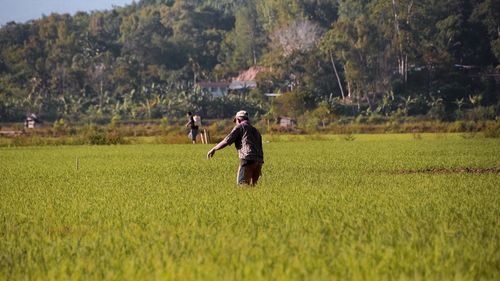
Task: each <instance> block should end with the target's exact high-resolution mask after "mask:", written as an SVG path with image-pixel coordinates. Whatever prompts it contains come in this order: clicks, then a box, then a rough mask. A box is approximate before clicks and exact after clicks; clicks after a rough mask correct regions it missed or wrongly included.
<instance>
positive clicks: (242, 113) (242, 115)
mask: <svg viewBox="0 0 500 281" xmlns="http://www.w3.org/2000/svg"><path fill="white" fill-rule="evenodd" d="M236 118H243V119H248V112H246V111H245V110H240V111H238V112H236V115H235V116H234V118H233V122H236Z"/></svg>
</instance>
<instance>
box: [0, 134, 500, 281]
mask: <svg viewBox="0 0 500 281" xmlns="http://www.w3.org/2000/svg"><path fill="white" fill-rule="evenodd" d="M499 144H500V142H499V141H498V139H486V138H473V139H465V138H461V137H460V136H458V135H455V136H449V135H445V136H440V135H437V136H436V135H427V134H422V136H421V138H418V139H415V138H413V137H412V136H411V135H383V136H375V135H370V136H365V135H363V136H356V138H355V139H354V140H353V141H345V140H343V139H342V138H339V137H337V136H332V137H327V136H325V137H323V138H317V139H314V138H313V139H303V138H302V136H298V137H297V138H295V139H281V140H280V139H271V138H269V137H265V143H264V150H265V157H266V159H265V164H264V170H263V173H264V174H263V177H262V180H261V182H260V184H259V185H258V186H257V187H256V188H243V189H240V188H236V187H235V180H236V168H237V165H238V162H237V160H236V153H235V151H234V149H233V148H227V149H225V150H222V151H220V152H218V153H217V155H216V156H215V158H214V159H212V160H206V159H205V155H206V152H207V150H208V149H209V148H210V146H209V145H161V144H154V145H153V144H151V145H128V146H61V147H29V148H27V147H21V148H2V149H0V162H1V163H2V165H0V198H1V199H0V279H1V280H62V279H64V280H65V279H72V280H304V279H306V280H405V279H411V280H498V279H499V277H500V272H499V267H498V265H499V264H500V251H499V249H500V247H499V246H500V245H499V236H498V233H499V231H500V222H499V220H498V218H499V217H500V202H499V201H500V187H499V185H498V182H500V175H499V174H495V173H484V174H458V173H457V174H453V173H451V174H442V173H440V174H420V173H411V174H398V173H395V171H398V170H401V169H415V170H418V169H425V168H431V167H445V168H446V167H450V168H452V167H479V168H480V167H484V168H487V167H500V159H499V157H498V155H500V145H499ZM76 158H78V161H79V165H78V169H77V167H76Z"/></svg>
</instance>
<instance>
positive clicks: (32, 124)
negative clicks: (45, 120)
mask: <svg viewBox="0 0 500 281" xmlns="http://www.w3.org/2000/svg"><path fill="white" fill-rule="evenodd" d="M41 125H42V121H41V120H40V119H38V117H37V116H36V115H35V114H33V113H32V114H30V115H28V116H26V119H24V127H25V128H27V129H34V128H39V127H40V126H41Z"/></svg>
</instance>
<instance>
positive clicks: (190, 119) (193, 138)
mask: <svg viewBox="0 0 500 281" xmlns="http://www.w3.org/2000/svg"><path fill="white" fill-rule="evenodd" d="M187 118H188V122H187V123H186V127H189V128H190V129H189V134H188V136H189V138H190V139H191V141H192V142H193V144H195V143H196V136H197V135H198V126H197V125H196V122H195V121H194V118H193V113H191V112H188V113H187Z"/></svg>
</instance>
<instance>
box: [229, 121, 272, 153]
mask: <svg viewBox="0 0 500 281" xmlns="http://www.w3.org/2000/svg"><path fill="white" fill-rule="evenodd" d="M224 140H225V141H226V142H227V144H228V145H231V144H233V143H234V146H235V147H236V150H238V156H239V158H240V159H242V160H251V161H260V162H264V153H263V151H262V137H261V135H260V133H259V131H258V130H257V129H255V127H254V126H252V125H250V123H248V121H243V122H241V123H240V124H238V125H236V126H235V127H234V128H233V130H232V131H231V133H229V135H227V136H226V138H225V139H224Z"/></svg>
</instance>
